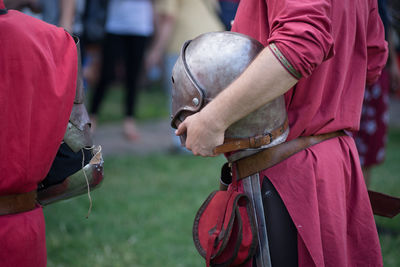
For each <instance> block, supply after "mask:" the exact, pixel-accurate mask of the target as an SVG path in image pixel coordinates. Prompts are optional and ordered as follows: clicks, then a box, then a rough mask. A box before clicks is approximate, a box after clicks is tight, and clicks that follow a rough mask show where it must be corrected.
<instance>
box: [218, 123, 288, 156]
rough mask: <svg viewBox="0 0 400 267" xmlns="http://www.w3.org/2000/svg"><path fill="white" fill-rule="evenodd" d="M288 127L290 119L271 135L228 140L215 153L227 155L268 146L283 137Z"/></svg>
mask: <svg viewBox="0 0 400 267" xmlns="http://www.w3.org/2000/svg"><path fill="white" fill-rule="evenodd" d="M288 127H289V121H288V118H286V120H285V122H284V123H283V124H282V125H281V126H279V127H278V128H276V129H274V130H272V131H271V132H270V133H266V134H264V135H257V136H252V137H246V138H227V139H225V140H224V143H223V144H222V145H219V146H217V147H216V148H215V149H214V153H215V154H219V153H227V152H232V151H236V150H242V149H248V148H260V147H262V146H266V145H268V144H270V143H271V142H272V141H273V140H275V139H276V138H278V137H279V136H280V135H282V134H283V133H284V132H285V131H286V130H287V128H288Z"/></svg>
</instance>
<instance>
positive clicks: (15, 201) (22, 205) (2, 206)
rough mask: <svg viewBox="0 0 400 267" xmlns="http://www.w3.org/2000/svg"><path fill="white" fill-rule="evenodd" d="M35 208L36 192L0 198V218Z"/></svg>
mask: <svg viewBox="0 0 400 267" xmlns="http://www.w3.org/2000/svg"><path fill="white" fill-rule="evenodd" d="M35 207H36V190H34V191H30V192H27V193H21V194H15V195H5V196H0V216H1V215H8V214H15V213H20V212H26V211H30V210H33V209H34V208H35Z"/></svg>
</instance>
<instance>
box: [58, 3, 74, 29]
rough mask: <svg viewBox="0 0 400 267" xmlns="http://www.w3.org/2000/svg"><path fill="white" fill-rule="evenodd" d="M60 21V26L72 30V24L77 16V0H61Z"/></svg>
mask: <svg viewBox="0 0 400 267" xmlns="http://www.w3.org/2000/svg"><path fill="white" fill-rule="evenodd" d="M59 3H60V21H59V24H60V25H59V26H60V27H63V28H64V29H66V30H67V31H69V32H72V25H73V23H74V16H75V0H60V2H59Z"/></svg>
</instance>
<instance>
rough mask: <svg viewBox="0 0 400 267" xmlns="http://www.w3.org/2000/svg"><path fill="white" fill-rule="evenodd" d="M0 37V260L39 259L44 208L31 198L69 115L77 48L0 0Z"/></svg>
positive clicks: (28, 262)
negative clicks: (8, 7)
mask: <svg viewBox="0 0 400 267" xmlns="http://www.w3.org/2000/svg"><path fill="white" fill-rule="evenodd" d="M0 36H1V38H0V51H1V56H0V80H1V83H0V107H1V112H0V127H1V131H0V211H1V214H0V265H1V266H7V267H8V266H10V267H15V266H35V267H36V266H46V244H45V225H44V217H43V212H42V208H41V207H40V206H38V205H36V207H35V204H34V202H32V201H34V200H35V192H36V188H37V185H38V183H39V182H40V181H41V180H43V179H44V178H45V177H46V174H47V173H48V171H49V169H50V166H51V164H52V162H53V159H54V157H55V155H56V153H57V150H58V148H59V146H60V143H61V141H62V139H63V137H64V133H65V130H66V126H67V123H68V120H69V116H70V114H71V109H72V105H73V102H74V97H75V88H76V81H77V66H78V62H77V49H76V46H75V42H74V40H73V38H72V37H71V36H70V35H69V34H68V33H67V32H65V31H64V30H63V29H62V28H57V27H55V26H52V25H49V24H47V23H44V22H42V21H40V20H38V19H35V18H32V17H29V16H27V15H24V14H22V13H20V12H18V11H13V10H7V9H6V8H5V6H4V3H3V0H0ZM32 203H33V204H32ZM29 205H30V206H31V208H28V210H27V209H26V207H27V206H28V207H29ZM32 205H33V206H32Z"/></svg>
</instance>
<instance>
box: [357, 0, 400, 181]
mask: <svg viewBox="0 0 400 267" xmlns="http://www.w3.org/2000/svg"><path fill="white" fill-rule="evenodd" d="M378 7H379V14H380V17H381V19H382V22H383V25H384V27H385V39H386V40H387V42H388V47H389V58H388V61H387V63H386V67H385V68H384V69H383V70H382V74H381V76H380V77H379V79H378V81H376V82H375V83H374V84H372V85H368V86H366V87H365V92H364V101H363V107H362V112H361V120H360V130H359V131H358V132H356V133H355V134H354V139H355V141H356V145H357V150H358V153H359V156H360V163H361V167H362V170H363V175H364V179H365V182H366V184H367V186H369V185H370V182H371V171H372V169H373V167H375V166H377V165H379V164H381V163H382V162H383V161H384V159H385V154H386V153H385V147H386V144H387V138H388V137H387V132H388V123H389V95H390V90H391V89H393V90H396V89H397V88H399V86H400V70H399V66H398V61H397V52H396V48H395V43H394V38H393V37H394V36H393V34H394V31H393V27H392V25H391V20H390V18H389V16H390V14H389V12H388V6H387V1H386V0H378Z"/></svg>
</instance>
